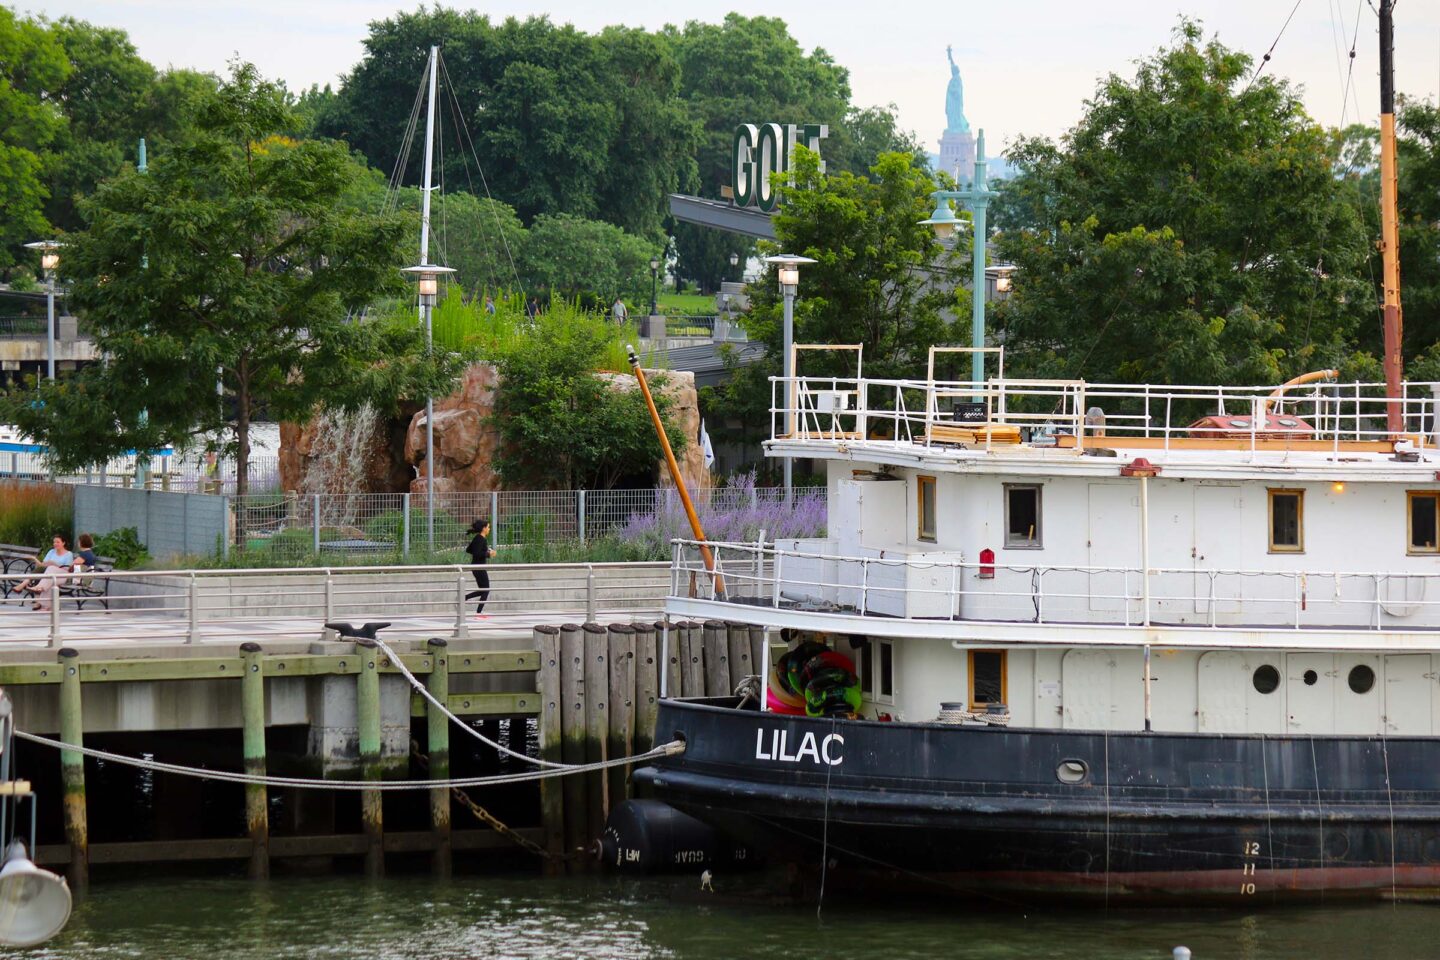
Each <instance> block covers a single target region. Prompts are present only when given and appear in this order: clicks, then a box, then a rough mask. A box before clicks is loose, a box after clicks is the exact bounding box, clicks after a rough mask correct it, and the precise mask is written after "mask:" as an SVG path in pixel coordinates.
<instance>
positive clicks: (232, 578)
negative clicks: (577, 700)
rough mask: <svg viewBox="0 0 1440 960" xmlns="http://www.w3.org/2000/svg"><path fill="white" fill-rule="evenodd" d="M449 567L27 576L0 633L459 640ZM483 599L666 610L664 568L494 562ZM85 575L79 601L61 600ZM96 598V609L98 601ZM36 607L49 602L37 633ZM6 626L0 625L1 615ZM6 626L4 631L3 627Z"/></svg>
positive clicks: (459, 596)
mask: <svg viewBox="0 0 1440 960" xmlns="http://www.w3.org/2000/svg"><path fill="white" fill-rule="evenodd" d="M477 569H480V568H477V567H473V566H465V565H449V566H440V565H433V566H376V567H336V568H333V569H330V568H315V567H307V568H302V569H287V568H281V569H265V570H176V571H165V572H153V571H133V570H132V571H116V572H113V573H94V574H84V575H83V577H76V576H73V575H71V576H64V575H62V576H58V577H41V578H40V583H41V585H42V587H43V588H44V591H45V592H44V594H43V595H42V596H39V597H36V596H35V595H29V594H20V593H17V592H16V590H17V588H18V587H19V585H20V583H22V582H24V581H26V580H28V579H32V576H31V575H25V574H6V575H4V576H0V584H4V586H5V590H4V596H5V600H4V603H3V604H0V633H8V634H9V635H10V637H11V638H15V637H19V636H20V635H21V632H22V631H21V630H20V628H21V627H24V626H29V627H31V628H32V629H34V631H35V632H34V636H36V637H37V638H38V637H40V636H43V637H45V638H47V640H48V642H49V644H50V645H51V646H55V645H58V643H59V642H60V640H61V639H62V638H63V639H64V640H65V641H66V642H69V641H72V640H77V639H112V638H116V637H117V636H121V635H125V636H130V635H137V636H138V635H139V634H136V633H135V629H136V628H135V627H134V624H135V622H136V618H135V617H132V616H127V617H124V618H121V617H118V616H117V617H110V616H107V612H109V613H115V614H121V613H125V614H134V613H141V614H144V615H145V617H144V620H143V623H144V624H145V627H144V628H143V629H145V630H148V631H149V633H148V634H147V635H146V639H156V640H163V639H164V638H165V636H167V635H168V636H170V637H173V638H174V639H175V640H178V641H183V642H186V643H195V642H199V641H203V640H204V639H206V633H207V631H211V632H214V633H222V632H223V633H228V634H229V635H230V636H231V638H232V639H233V637H234V636H235V635H236V633H235V629H236V628H241V629H244V628H247V627H253V628H255V629H251V630H248V631H247V632H245V634H244V638H245V639H254V640H261V641H263V640H264V639H266V638H272V639H294V638H295V637H314V636H318V634H319V630H320V628H321V625H322V624H324V623H326V622H331V621H337V620H339V621H347V620H348V621H354V622H356V623H359V622H360V621H364V620H395V621H398V620H404V619H413V618H427V619H429V620H432V621H439V626H440V627H443V628H444V629H446V630H447V631H448V630H452V629H453V631H454V633H455V635H457V636H461V637H463V636H466V635H467V632H468V626H469V624H471V623H473V620H472V618H473V617H474V616H475V605H476V602H477V598H474V597H469V596H467V595H468V594H470V593H472V592H473V591H475V590H476V584H475V579H474V577H473V576H472V571H474V570H477ZM483 569H485V570H486V571H488V572H489V577H490V584H491V586H490V598H489V601H488V602H487V603H486V605H485V612H486V613H487V614H491V613H524V614H529V615H533V616H534V618H535V621H536V622H541V621H543V620H546V619H562V618H565V617H571V616H573V617H575V618H581V617H583V618H584V619H585V620H587V621H590V620H594V619H595V617H596V614H597V612H601V611H604V612H621V611H623V612H626V613H630V614H633V615H636V616H654V615H658V614H659V613H660V611H661V609H662V608H663V606H664V596H665V586H666V582H667V575H666V570H667V565H666V564H665V563H664V562H657V563H520V564H508V563H492V564H487V565H486V566H485V567H484V568H483ZM82 579H83V582H84V584H85V593H84V594H83V595H81V596H74V595H71V594H70V593H67V590H69V589H70V588H71V587H72V586H73V585H74V584H75V583H76V582H77V581H80V580H82ZM102 599H103V602H102ZM36 601H42V602H44V603H46V604H48V606H49V608H50V609H49V610H48V611H45V612H44V616H45V617H46V618H47V620H46V621H45V622H44V626H43V627H42V625H41V621H40V619H39V617H38V616H36V615H35V614H34V611H32V610H30V608H31V606H32V605H33V603H34V602H36ZM12 616H13V617H15V619H14V620H9V618H10V617H12ZM10 624H13V629H11V630H6V629H5V625H10Z"/></svg>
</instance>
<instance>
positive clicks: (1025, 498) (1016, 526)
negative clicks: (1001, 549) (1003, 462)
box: [1005, 483, 1040, 550]
mask: <svg viewBox="0 0 1440 960" xmlns="http://www.w3.org/2000/svg"><path fill="white" fill-rule="evenodd" d="M1005 546H1007V547H1019V548H1021V549H1035V550H1038V549H1039V548H1040V487H1039V486H1038V485H1036V484H1019V483H1007V484H1005Z"/></svg>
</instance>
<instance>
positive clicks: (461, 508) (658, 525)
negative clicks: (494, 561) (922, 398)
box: [227, 486, 827, 559]
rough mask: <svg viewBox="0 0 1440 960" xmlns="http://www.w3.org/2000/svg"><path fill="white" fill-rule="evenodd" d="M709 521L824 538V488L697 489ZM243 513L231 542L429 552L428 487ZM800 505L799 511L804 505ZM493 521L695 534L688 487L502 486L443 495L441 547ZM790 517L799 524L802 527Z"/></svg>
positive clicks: (511, 534)
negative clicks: (684, 493)
mask: <svg viewBox="0 0 1440 960" xmlns="http://www.w3.org/2000/svg"><path fill="white" fill-rule="evenodd" d="M693 498H694V500H695V502H696V507H697V509H698V510H699V511H700V514H701V519H702V522H704V523H706V526H707V529H708V528H709V527H710V526H712V525H714V526H717V527H720V528H721V529H720V530H719V531H717V532H724V533H727V534H728V533H734V532H735V531H736V530H739V529H746V530H751V531H752V532H754V531H758V530H759V529H764V530H768V531H769V535H770V536H771V537H773V536H775V535H780V536H787V535H789V536H823V535H824V528H825V521H826V506H827V504H826V490H825V488H824V487H811V488H804V489H802V490H799V491H796V492H795V493H794V495H793V497H792V505H791V506H786V505H785V490H784V488H781V487H769V488H761V487H751V486H733V487H728V486H727V487H714V488H710V489H706V490H699V491H695V492H694V493H693ZM227 499H228V500H229V501H230V504H231V507H232V509H233V511H234V519H233V522H232V529H233V531H234V539H233V540H232V541H231V544H230V545H231V546H235V545H238V544H239V542H240V540H241V539H242V538H243V540H244V543H245V546H246V547H247V548H255V547H268V548H269V549H270V550H271V552H272V553H274V554H276V555H277V558H285V559H297V558H298V557H300V556H302V555H306V554H310V555H314V554H322V553H332V554H352V555H367V554H368V555H385V554H390V555H396V554H398V555H401V556H408V555H409V554H410V552H411V551H412V550H428V549H429V546H430V544H431V542H432V538H431V533H430V522H431V521H430V516H429V513H428V511H427V503H426V498H425V496H424V495H423V494H400V493H357V494H309V493H303V494H297V493H285V494H268V495H255V496H248V497H245V498H235V497H230V498H227ZM796 504H798V506H799V509H796ZM482 517H484V518H489V519H490V521H491V528H492V529H491V535H490V542H491V544H493V545H495V546H510V545H515V544H556V543H572V542H578V543H582V544H583V543H585V542H587V541H588V540H591V539H594V538H598V537H603V536H607V535H610V534H616V533H628V534H631V535H632V536H642V535H644V536H650V537H652V538H653V539H655V540H656V542H657V543H668V541H669V538H670V536H671V535H675V536H680V535H688V530H689V528H688V527H687V526H684V522H685V521H684V514H683V510H682V507H681V503H680V499H679V495H678V494H677V493H676V492H675V491H674V490H673V489H669V488H664V489H658V488H649V489H642V490H497V491H488V492H474V493H439V492H437V493H436V495H435V509H434V521H433V522H434V536H433V543H434V549H435V551H437V552H441V551H453V550H458V549H459V548H461V547H463V546H464V545H465V544H466V543H467V542H468V541H469V539H470V536H471V534H470V533H469V528H470V524H471V523H472V522H473V521H475V520H477V519H479V518H482ZM787 523H791V524H799V525H800V526H799V527H798V528H797V529H794V530H786V529H783V528H784V526H785V525H786V524H787Z"/></svg>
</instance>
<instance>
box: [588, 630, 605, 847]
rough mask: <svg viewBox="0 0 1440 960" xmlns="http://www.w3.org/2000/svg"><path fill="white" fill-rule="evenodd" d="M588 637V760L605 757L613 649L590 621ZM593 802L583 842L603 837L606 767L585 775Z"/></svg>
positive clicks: (597, 760) (603, 631) (595, 760)
mask: <svg viewBox="0 0 1440 960" xmlns="http://www.w3.org/2000/svg"><path fill="white" fill-rule="evenodd" d="M582 632H583V634H584V639H585V762H586V763H599V762H600V761H602V760H604V759H605V749H606V742H605V741H606V734H607V732H608V730H609V729H610V704H609V699H610V668H609V660H610V650H609V645H608V641H607V639H606V638H607V635H608V631H606V629H605V628H604V627H602V626H600V624H598V623H587V624H585V625H584V627H583V630H582ZM585 779H586V780H587V781H588V782H589V786H588V787H587V789H588V790H589V793H590V803H589V805H588V806H587V807H586V809H585V813H586V817H585V836H584V838H583V840H582V843H584V844H586V845H588V844H589V843H590V841H592V840H594V839H596V838H597V837H599V836H600V832H601V831H602V830H604V829H605V812H606V811H607V810H608V809H609V805H610V804H609V793H608V791H609V783H608V781H607V780H606V779H605V771H604V770H596V771H594V772H592V773H588V774H585Z"/></svg>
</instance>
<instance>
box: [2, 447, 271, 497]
mask: <svg viewBox="0 0 1440 960" xmlns="http://www.w3.org/2000/svg"><path fill="white" fill-rule="evenodd" d="M37 449H38V448H37ZM37 449H29V450H4V451H0V476H3V477H15V478H18V479H24V480H48V479H50V478H51V474H50V468H49V466H48V465H47V464H46V463H45V458H44V456H43V455H42V454H41V453H39V452H37ZM236 475H237V470H236V466H235V462H234V461H233V460H228V461H226V460H222V461H218V462H217V463H216V464H215V465H214V466H213V467H212V466H210V465H208V464H206V463H205V461H204V458H203V456H200V455H189V456H181V455H178V454H170V453H165V454H152V455H150V456H145V455H140V454H129V455H127V456H123V457H114V458H112V459H111V460H109V461H108V462H106V463H103V464H100V465H97V466H95V467H93V468H91V469H89V470H85V471H82V472H79V473H65V474H56V475H55V476H54V479H55V480H56V481H58V482H60V483H73V484H84V485H86V486H98V487H136V486H137V485H138V486H139V487H140V488H142V489H145V490H165V491H175V492H180V493H234V492H235V489H236ZM246 475H247V476H248V477H249V485H248V486H249V490H250V492H251V493H268V492H272V491H275V490H279V489H280V459H279V458H278V457H251V458H250V462H249V466H248V469H247V471H246Z"/></svg>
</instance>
